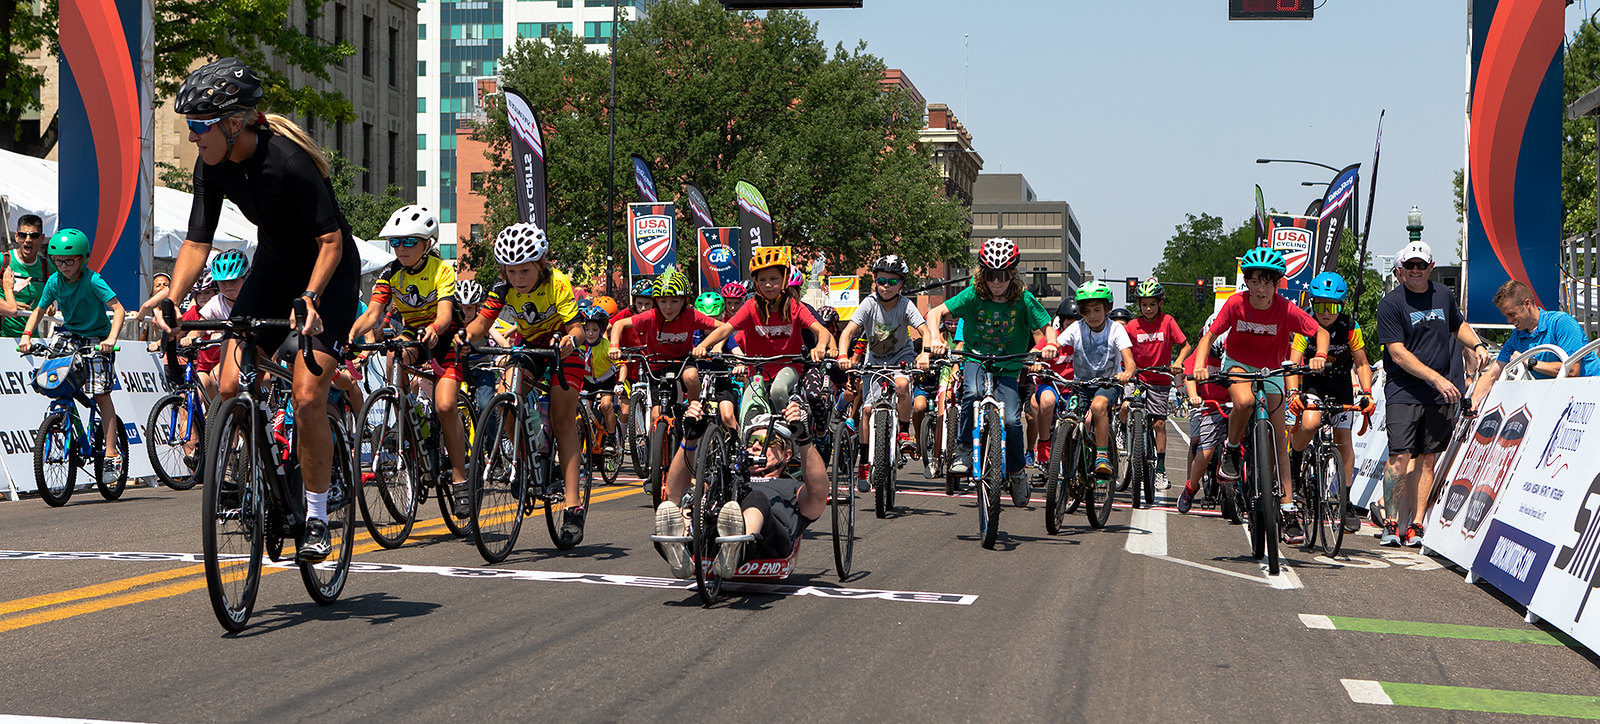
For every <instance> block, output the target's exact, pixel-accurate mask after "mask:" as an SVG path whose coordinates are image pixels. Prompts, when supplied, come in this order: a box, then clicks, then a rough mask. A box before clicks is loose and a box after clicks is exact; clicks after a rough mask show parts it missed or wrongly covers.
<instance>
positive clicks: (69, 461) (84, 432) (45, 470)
mask: <svg viewBox="0 0 1600 724" xmlns="http://www.w3.org/2000/svg"><path fill="white" fill-rule="evenodd" d="M113 349H115V348H113ZM18 351H19V352H21V353H22V354H24V355H27V356H30V357H46V358H48V359H46V360H45V362H44V363H42V364H40V365H39V368H38V369H37V370H35V371H34V373H33V389H34V391H35V392H38V393H39V394H41V395H44V396H45V397H49V398H50V399H51V402H50V410H49V411H48V412H46V413H45V416H44V422H42V423H39V430H38V432H36V433H35V434H34V443H33V476H34V482H35V483H37V485H38V486H39V497H41V498H44V502H45V503H47V504H49V505H50V507H52V508H59V507H61V506H63V505H66V504H67V499H68V498H71V497H72V492H73V490H74V488H76V486H77V482H78V468H79V467H82V466H83V465H84V464H86V463H88V464H91V465H92V466H93V467H92V468H91V470H92V473H93V475H94V484H95V487H96V488H98V489H99V490H100V495H101V496H102V497H104V498H105V499H106V500H116V499H117V498H120V497H122V491H123V489H124V488H126V487H127V485H128V466H127V464H126V463H127V460H128V430H127V428H125V427H122V425H120V424H117V448H118V453H119V454H120V456H121V459H122V461H123V463H124V464H123V466H122V468H121V469H120V470H118V471H117V473H116V475H115V476H107V475H106V472H107V470H106V451H105V435H104V434H102V432H101V427H100V425H101V420H100V408H99V406H98V405H96V404H94V400H92V399H90V398H89V396H88V395H86V394H84V392H83V387H84V385H86V384H87V383H88V381H89V379H88V378H89V375H90V374H91V373H90V365H91V364H94V365H101V364H103V365H105V366H106V367H107V369H109V368H110V365H111V362H110V360H109V359H108V358H107V357H106V356H105V355H104V354H101V353H100V352H99V351H98V350H97V349H96V348H95V345H94V344H93V343H80V342H73V343H70V346H68V347H66V348H61V347H54V346H47V345H36V346H34V347H33V348H32V349H29V350H28V351H25V352H24V351H22V350H20V349H19V350H18ZM74 401H76V402H77V403H78V404H79V405H83V406H84V407H85V408H87V409H88V410H89V421H88V428H87V429H85V427H84V423H83V419H82V417H81V416H80V415H79V413H78V407H77V405H74V404H73V402H74ZM107 477H110V478H111V479H110V480H107Z"/></svg>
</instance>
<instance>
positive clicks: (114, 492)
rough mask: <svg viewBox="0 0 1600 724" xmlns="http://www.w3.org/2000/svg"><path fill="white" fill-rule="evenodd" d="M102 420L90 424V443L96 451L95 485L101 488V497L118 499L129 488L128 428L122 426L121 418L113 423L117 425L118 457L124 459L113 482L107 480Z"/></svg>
mask: <svg viewBox="0 0 1600 724" xmlns="http://www.w3.org/2000/svg"><path fill="white" fill-rule="evenodd" d="M100 424H101V423H100V421H99V420H96V421H95V424H93V425H91V426H89V444H90V445H91V446H92V447H93V448H94V450H95V451H96V453H97V454H96V455H95V458H94V487H95V488H97V489H99V490H100V497H102V498H105V499H106V500H116V499H117V498H120V497H122V491H124V490H126V489H127V488H128V428H126V427H123V426H122V421H121V420H115V421H113V422H112V423H111V424H113V425H116V426H117V458H118V459H120V460H121V461H122V469H120V470H118V471H117V477H115V478H113V479H112V480H111V482H109V483H108V482H106V474H105V473H106V450H105V439H106V438H105V435H104V434H103V433H102V432H101V430H100Z"/></svg>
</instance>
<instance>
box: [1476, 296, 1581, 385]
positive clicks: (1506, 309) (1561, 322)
mask: <svg viewBox="0 0 1600 724" xmlns="http://www.w3.org/2000/svg"><path fill="white" fill-rule="evenodd" d="M1494 305H1495V306H1496V307H1499V308H1500V313H1501V314H1504V315H1505V317H1506V321H1507V322H1510V323H1511V327H1512V331H1511V336H1510V337H1509V338H1507V339H1506V343H1505V346H1503V347H1501V348H1500V356H1499V357H1497V358H1496V359H1495V361H1494V363H1493V364H1491V365H1490V366H1489V371H1488V372H1487V373H1486V374H1485V375H1484V377H1483V378H1482V381H1481V382H1480V384H1479V385H1478V386H1477V387H1475V388H1473V391H1472V407H1473V409H1477V407H1478V405H1479V404H1480V403H1482V402H1483V398H1485V397H1488V396H1489V390H1491V389H1493V388H1494V382H1495V380H1496V379H1498V378H1499V377H1500V373H1501V372H1504V371H1505V367H1506V364H1508V363H1510V362H1511V358H1512V357H1515V356H1517V355H1518V354H1521V353H1523V352H1526V351H1528V350H1530V349H1533V348H1534V347H1537V346H1539V345H1541V344H1553V345H1555V346H1557V347H1560V348H1561V349H1562V351H1564V352H1566V353H1567V354H1569V355H1570V354H1572V353H1573V352H1576V351H1578V348H1579V347H1582V346H1583V345H1585V344H1588V342H1589V338H1588V336H1587V335H1585V334H1584V333H1583V328H1582V327H1580V326H1578V320H1576V319H1573V318H1572V315H1570V314H1567V313H1566V312H1558V311H1555V310H1553V309H1540V308H1539V305H1537V304H1534V302H1533V290H1532V289H1529V288H1528V285H1526V284H1523V283H1522V282H1519V281H1517V280H1515V279H1512V280H1511V281H1508V282H1506V283H1505V284H1502V285H1500V290H1499V291H1497V292H1495V293H1494ZM1568 366H1569V367H1571V369H1570V370H1569V371H1568V372H1567V374H1569V375H1571V376H1573V377H1580V376H1581V377H1595V376H1600V359H1597V358H1596V357H1595V353H1593V352H1590V353H1588V354H1586V355H1584V356H1583V358H1582V359H1578V360H1571V361H1570V362H1568ZM1531 370H1532V372H1533V376H1534V377H1536V378H1540V379H1548V378H1551V377H1555V376H1556V375H1557V374H1558V373H1560V372H1561V363H1560V362H1558V361H1557V360H1556V359H1555V355H1554V354H1551V353H1549V352H1546V353H1543V354H1540V355H1538V357H1537V361H1536V362H1534V363H1533V367H1532V368H1531Z"/></svg>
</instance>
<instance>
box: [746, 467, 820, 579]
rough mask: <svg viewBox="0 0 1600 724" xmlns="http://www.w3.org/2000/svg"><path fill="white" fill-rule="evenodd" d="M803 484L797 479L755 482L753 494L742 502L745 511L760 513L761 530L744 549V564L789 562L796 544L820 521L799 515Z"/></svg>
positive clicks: (757, 480)
mask: <svg viewBox="0 0 1600 724" xmlns="http://www.w3.org/2000/svg"><path fill="white" fill-rule="evenodd" d="M800 485H801V484H800V481H798V480H795V479H794V478H787V477H785V478H753V479H751V481H750V491H749V492H748V493H746V494H745V496H744V499H743V500H741V501H739V502H740V507H742V508H755V509H757V510H759V511H761V515H762V523H761V530H760V531H757V532H756V539H755V541H754V542H753V543H752V544H751V545H749V546H746V547H745V553H744V559H745V560H744V561H740V563H743V562H745V561H753V560H767V559H773V558H788V557H789V553H790V552H792V551H793V550H794V543H795V541H797V540H800V536H803V535H805V532H806V529H807V528H809V527H811V524H812V523H815V522H817V521H815V520H812V519H810V518H807V517H805V516H803V515H801V514H800V504H799V496H800Z"/></svg>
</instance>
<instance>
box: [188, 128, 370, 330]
mask: <svg viewBox="0 0 1600 724" xmlns="http://www.w3.org/2000/svg"><path fill="white" fill-rule="evenodd" d="M255 132H256V151H255V153H254V154H253V155H252V156H251V157H250V158H248V159H245V160H244V161H238V162H235V161H223V162H222V163H219V164H217V165H215V166H209V165H206V163H205V162H204V161H201V160H196V161H195V168H194V205H193V206H192V207H191V209H190V212H189V233H188V238H189V240H190V241H195V242H199V243H203V244H210V243H211V241H212V238H213V236H214V235H215V233H216V229H217V222H218V220H219V219H220V218H221V216H222V202H223V201H224V200H228V201H232V202H233V203H234V204H236V205H237V206H238V207H239V210H240V211H241V212H243V213H244V216H245V218H247V219H249V220H250V221H251V222H252V223H254V224H255V225H256V251H255V256H254V258H253V259H252V260H251V270H250V275H249V277H247V278H246V279H245V283H244V286H243V287H242V288H241V289H240V291H239V297H238V300H237V301H236V302H235V304H234V308H233V311H234V313H236V314H240V315H246V316H263V317H287V316H288V312H289V304H290V302H292V301H293V300H294V299H295V298H296V297H298V296H300V293H301V292H302V291H305V290H306V289H307V287H308V286H309V284H310V281H311V272H312V269H313V267H314V266H315V264H316V259H317V254H318V253H319V251H320V249H321V243H320V242H318V241H317V237H319V236H322V235H324V234H329V233H333V232H336V231H337V232H340V233H341V235H342V236H343V237H344V244H343V255H342V256H341V258H340V259H339V265H338V267H336V268H335V269H334V273H333V277H332V279H330V280H329V281H328V285H327V288H326V289H324V290H323V291H322V295H321V299H320V301H318V303H317V312H318V314H320V315H321V317H322V321H323V330H324V331H323V334H320V335H318V336H317V341H318V342H319V344H318V346H319V347H325V348H328V349H331V348H332V345H334V344H336V343H338V342H342V341H343V340H344V339H345V337H346V336H347V335H348V334H349V331H350V326H351V325H352V324H353V323H354V322H355V317H356V313H355V312H356V302H357V296H358V292H357V288H358V285H359V284H360V278H361V257H360V253H359V252H358V251H357V250H356V245H355V237H354V236H352V235H351V233H350V222H349V221H347V220H345V217H344V213H343V212H342V211H340V210H339V204H338V202H337V201H335V200H334V193H333V183H332V182H331V181H330V180H329V179H328V178H327V177H325V176H323V175H322V174H321V172H320V171H318V170H317V165H316V162H315V161H314V160H312V158H311V156H310V155H309V154H307V153H306V152H305V150H304V149H302V148H300V146H299V145H298V144H296V143H295V142H294V141H292V140H289V139H288V138H284V137H282V136H279V135H277V134H274V133H272V132H271V131H270V130H268V129H266V128H258V129H256V131H255ZM277 338H278V335H277V334H265V335H261V344H262V346H264V347H268V348H270V347H273V346H276V342H277V341H278V340H277Z"/></svg>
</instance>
